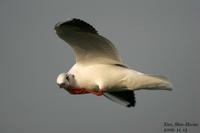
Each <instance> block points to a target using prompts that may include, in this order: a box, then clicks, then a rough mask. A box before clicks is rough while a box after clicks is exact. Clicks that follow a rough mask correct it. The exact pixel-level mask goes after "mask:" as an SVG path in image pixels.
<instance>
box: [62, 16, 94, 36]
mask: <svg viewBox="0 0 200 133" xmlns="http://www.w3.org/2000/svg"><path fill="white" fill-rule="evenodd" d="M65 25H70V26H76V27H78V28H80V29H81V30H82V31H84V32H89V33H93V34H98V32H97V30H96V29H95V28H94V27H93V26H92V25H90V24H88V23H87V22H85V21H83V20H81V19H78V18H72V19H70V20H67V21H66V22H64V23H62V24H60V25H59V26H65Z"/></svg>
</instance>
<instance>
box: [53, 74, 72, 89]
mask: <svg viewBox="0 0 200 133" xmlns="http://www.w3.org/2000/svg"><path fill="white" fill-rule="evenodd" d="M73 83H74V75H73V74H67V73H61V74H59V75H58V77H57V85H58V86H59V87H60V88H64V89H67V88H69V87H70V86H72V85H73Z"/></svg>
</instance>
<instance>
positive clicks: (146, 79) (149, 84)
mask: <svg viewBox="0 0 200 133" xmlns="http://www.w3.org/2000/svg"><path fill="white" fill-rule="evenodd" d="M141 79H142V84H141V85H140V86H139V87H138V88H135V89H134V90H141V89H143V90H169V91H171V90H172V84H171V83H170V81H169V80H168V79H167V78H166V77H164V76H162V75H154V74H144V75H142V78H141Z"/></svg>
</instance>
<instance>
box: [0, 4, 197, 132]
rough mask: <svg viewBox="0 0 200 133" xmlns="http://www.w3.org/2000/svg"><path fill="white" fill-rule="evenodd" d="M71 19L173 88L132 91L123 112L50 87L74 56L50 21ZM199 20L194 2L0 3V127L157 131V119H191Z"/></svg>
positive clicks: (6, 129) (11, 129) (194, 114)
mask: <svg viewBox="0 0 200 133" xmlns="http://www.w3.org/2000/svg"><path fill="white" fill-rule="evenodd" d="M73 17H75V18H80V19H83V20H85V21H87V22H88V23H90V24H91V25H93V26H94V27H95V28H96V29H97V31H98V32H99V33H100V34H102V35H103V36H105V37H106V38H108V39H109V40H111V41H112V42H113V43H114V44H115V46H116V47H117V48H118V50H119V53H120V55H121V57H122V59H123V61H124V63H125V64H127V65H128V66H129V67H131V68H134V69H136V70H139V71H142V72H145V73H152V74H162V75H165V76H167V77H168V78H169V79H170V80H171V82H172V83H173V91H172V92H168V91H137V92H136V98H137V104H136V107H135V108H131V109H128V108H125V107H124V106H121V105H118V104H116V103H113V102H112V101H109V100H107V99H106V98H104V97H97V96H94V95H82V96H72V95H70V94H68V93H67V92H66V91H64V90H60V89H58V86H57V85H56V78H57V75H58V74H59V73H61V72H65V71H68V70H69V69H70V67H71V66H72V65H73V64H74V57H73V52H72V49H71V48H70V47H69V46H68V45H67V44H65V43H64V42H63V41H62V40H61V39H59V38H58V37H57V36H56V34H55V31H54V25H55V24H56V23H57V22H59V21H64V20H66V19H68V18H73ZM199 24H200V1H199V0H132V1H131V0H123V1H122V0H121V1H120V0H79V1H78V0H54V1H53V0H1V1H0V44H1V45H0V46H1V47H0V60H1V65H0V68H1V69H0V74H1V76H0V85H1V87H0V132H1V133H47V132H48V133H55V132H56V133H64V132H65V133H80V132H82V133H122V132H123V133H133V132H136V133H162V132H163V128H164V126H163V122H183V123H184V122H186V121H188V122H196V123H199V121H200V115H199V112H200V104H199V102H200V98H199V94H200V93H199V92H200V88H199V83H200V77H199V75H200V52H199V50H200V25H199ZM198 131H199V127H191V128H189V131H188V132H189V133H197V132H198Z"/></svg>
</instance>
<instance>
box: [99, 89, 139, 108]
mask: <svg viewBox="0 0 200 133" xmlns="http://www.w3.org/2000/svg"><path fill="white" fill-rule="evenodd" d="M103 95H104V96H105V97H106V98H108V99H110V100H111V101H113V102H116V103H119V104H121V105H124V106H126V107H134V106H135V103H136V101H135V94H134V91H130V90H125V91H115V92H105V93H104V94H103Z"/></svg>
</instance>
